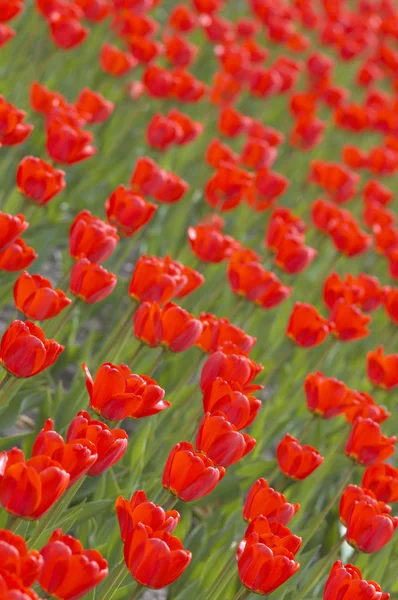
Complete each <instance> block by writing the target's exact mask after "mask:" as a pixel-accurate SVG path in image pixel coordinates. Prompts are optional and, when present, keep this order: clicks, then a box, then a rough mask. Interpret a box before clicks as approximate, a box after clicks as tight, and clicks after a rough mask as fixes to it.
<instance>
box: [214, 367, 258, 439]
mask: <svg viewBox="0 0 398 600" xmlns="http://www.w3.org/2000/svg"><path fill="white" fill-rule="evenodd" d="M260 407H261V400H258V399H257V398H255V397H254V396H246V395H245V394H243V392H242V391H241V388H240V386H239V385H238V384H236V383H233V382H228V381H224V379H221V377H217V378H216V379H215V380H214V381H213V382H212V383H211V384H209V385H208V386H207V388H206V390H205V391H204V393H203V409H204V411H205V412H206V413H211V414H214V413H218V412H221V413H223V414H224V415H225V416H226V418H227V420H228V421H229V422H230V423H232V425H234V426H235V427H236V429H237V430H238V431H240V430H241V429H245V428H246V427H249V425H251V424H252V423H253V421H254V419H255V418H256V416H257V413H258V411H259V409H260Z"/></svg>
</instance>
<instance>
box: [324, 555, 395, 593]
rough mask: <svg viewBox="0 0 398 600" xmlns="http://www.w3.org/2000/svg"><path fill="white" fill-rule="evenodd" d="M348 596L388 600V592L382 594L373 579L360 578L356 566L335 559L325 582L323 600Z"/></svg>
mask: <svg viewBox="0 0 398 600" xmlns="http://www.w3.org/2000/svg"><path fill="white" fill-rule="evenodd" d="M342 594H343V596H342ZM350 596H351V598H355V600H388V598H389V597H390V594H387V593H385V594H383V592H382V590H381V587H380V586H379V584H378V583H376V582H375V581H366V579H362V573H361V571H360V570H359V569H358V567H354V566H353V565H343V563H342V562H341V560H336V562H335V563H334V565H333V567H332V570H331V571H330V574H329V577H328V579H327V581H326V583H325V587H324V590H323V600H338V599H339V598H344V599H347V600H348V598H350Z"/></svg>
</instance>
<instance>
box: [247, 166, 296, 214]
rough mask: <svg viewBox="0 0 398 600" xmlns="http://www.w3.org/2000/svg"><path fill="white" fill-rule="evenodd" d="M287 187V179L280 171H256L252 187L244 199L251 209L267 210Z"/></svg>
mask: <svg viewBox="0 0 398 600" xmlns="http://www.w3.org/2000/svg"><path fill="white" fill-rule="evenodd" d="M288 187H289V180H288V179H287V178H286V177H284V176H283V175H281V174H280V173H274V172H272V171H270V170H269V169H260V171H257V173H256V176H255V179H254V184H253V187H252V188H251V189H250V190H249V191H248V193H247V195H246V201H247V203H248V205H249V206H251V207H252V208H253V210H255V211H257V212H261V211H263V210H268V209H269V208H270V207H271V206H272V205H273V204H275V202H276V201H277V200H278V198H280V196H282V195H283V194H284V193H285V192H286V190H287V188H288Z"/></svg>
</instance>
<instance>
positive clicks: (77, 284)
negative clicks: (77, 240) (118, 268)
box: [69, 258, 117, 304]
mask: <svg viewBox="0 0 398 600" xmlns="http://www.w3.org/2000/svg"><path fill="white" fill-rule="evenodd" d="M116 282H117V277H116V275H114V274H113V273H110V272H109V271H107V270H106V269H104V267H101V266H100V265H97V264H95V263H92V262H90V261H89V260H88V258H81V259H80V260H78V261H77V262H76V263H75V264H74V266H73V268H72V272H71V276H70V284H69V289H70V291H71V293H72V294H74V295H75V296H77V297H78V298H80V299H81V300H83V302H86V304H94V303H95V302H99V301H100V300H104V299H105V298H107V297H108V296H109V294H110V293H111V292H112V291H113V288H114V287H115V285H116Z"/></svg>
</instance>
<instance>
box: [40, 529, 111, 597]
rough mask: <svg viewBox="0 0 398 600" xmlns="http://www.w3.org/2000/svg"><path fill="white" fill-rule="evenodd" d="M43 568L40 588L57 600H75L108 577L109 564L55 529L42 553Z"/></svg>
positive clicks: (94, 552) (98, 555)
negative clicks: (58, 599)
mask: <svg viewBox="0 0 398 600" xmlns="http://www.w3.org/2000/svg"><path fill="white" fill-rule="evenodd" d="M40 554H41V555H42V557H43V560H44V564H43V568H42V571H41V573H40V577H39V584H40V587H41V588H42V589H43V590H44V591H45V592H47V593H48V594H49V595H50V596H55V597H56V598H60V600H78V598H81V597H82V596H85V595H86V594H88V592H89V591H90V590H92V589H93V588H94V587H95V586H97V585H99V584H100V583H101V581H103V580H104V579H105V577H106V576H107V575H108V563H107V561H106V560H105V558H103V557H102V555H101V554H100V553H99V552H98V550H84V549H83V546H82V544H81V543H80V542H79V540H78V539H76V538H74V537H72V536H71V535H64V534H63V533H62V530H61V529H56V530H55V531H54V532H53V534H52V535H51V537H50V539H49V541H48V543H47V544H46V545H45V546H44V548H42V549H41V551H40Z"/></svg>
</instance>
